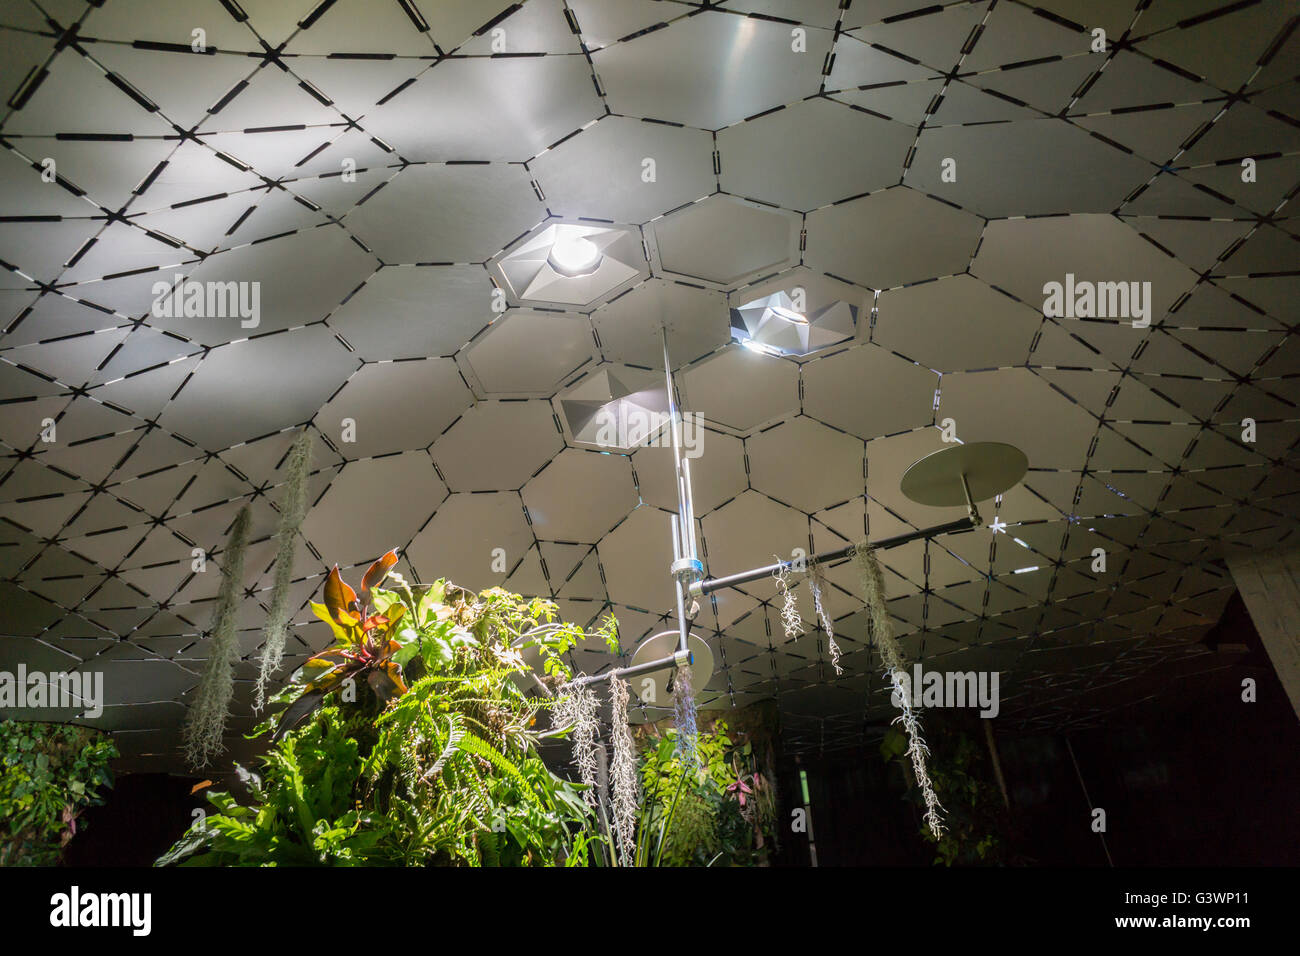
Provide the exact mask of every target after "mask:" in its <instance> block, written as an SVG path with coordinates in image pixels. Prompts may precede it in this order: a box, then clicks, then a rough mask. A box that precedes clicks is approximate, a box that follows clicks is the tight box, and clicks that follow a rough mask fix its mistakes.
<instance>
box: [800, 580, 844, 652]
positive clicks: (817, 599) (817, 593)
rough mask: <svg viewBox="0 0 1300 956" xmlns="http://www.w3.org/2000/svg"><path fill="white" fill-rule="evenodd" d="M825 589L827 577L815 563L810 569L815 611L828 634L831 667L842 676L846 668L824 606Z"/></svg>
mask: <svg viewBox="0 0 1300 956" xmlns="http://www.w3.org/2000/svg"><path fill="white" fill-rule="evenodd" d="M825 587H826V575H825V574H824V573H823V572H822V567H821V565H820V564H817V563H815V562H814V563H813V565H812V567H811V568H809V574H808V589H809V590H810V591H812V599H813V609H814V610H815V611H816V612H817V619H818V620H819V621H821V623H822V630H823V631H825V632H826V649H827V650H828V651H830V654H831V666H832V667H834V668H835V673H836V675H837V676H840V675H843V673H844V668H843V667H841V666H840V656H841V655H840V646H839V645H838V644H836V643H835V627H834V626H833V625H832V624H831V619H830V615H829V614H827V613H826V608H825V607H823V606H822V592H823V590H825Z"/></svg>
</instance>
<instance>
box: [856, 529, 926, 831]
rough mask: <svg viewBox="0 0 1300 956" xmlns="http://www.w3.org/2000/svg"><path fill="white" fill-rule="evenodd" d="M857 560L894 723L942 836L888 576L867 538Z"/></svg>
mask: <svg viewBox="0 0 1300 956" xmlns="http://www.w3.org/2000/svg"><path fill="white" fill-rule="evenodd" d="M853 560H854V563H855V564H857V566H858V571H859V572H860V573H861V575H862V596H863V600H864V601H865V602H866V605H867V611H868V612H869V613H870V615H871V632H872V633H873V634H874V635H875V637H876V646H877V647H878V648H880V658H881V661H882V662H883V664H884V669H885V676H886V677H887V678H888V679H889V683H890V685H891V687H892V690H893V699H894V700H895V701H896V702H898V705H899V707H901V709H902V711H903V712H902V713H901V714H900V715H899V716H897V717H895V718H894V721H893V722H894V723H896V724H902V725H903V731H904V732H905V733H906V734H907V740H908V746H907V754H906V756H908V757H911V758H912V775H913V776H914V777H915V778H916V785H917V786H918V787H919V788H920V789H921V795H922V796H923V797H924V799H925V822H926V825H927V826H929V828H930V833H931V834H933V835H934V837H935V839H938V838H939V837H940V836H941V835H942V834H943V829H944V827H943V817H942V816H940V814H939V811H940V810H942V809H943V805H942V804H941V803H939V798H938V797H937V796H935V792H934V785H933V784H932V783H931V781H930V774H929V773H928V772H927V771H926V769H925V758H926V757H927V756H928V755H929V753H930V748H929V747H927V746H926V745H925V738H924V737H923V736H922V734H921V721H920V719H919V718H918V717H917V715H916V712H915V711H914V710H913V709H912V695H911V693H910V692H909V691H908V689H907V685H906V680H907V662H906V661H905V659H904V658H903V652H902V650H901V649H900V648H899V646H898V641H897V639H896V638H895V637H894V622H893V620H892V619H891V618H890V616H889V609H888V608H887V607H886V606H885V577H884V575H883V574H882V573H881V571H880V562H879V561H877V560H876V554H875V551H874V550H873V549H872V548H871V546H870V545H869V544H867V543H866V542H865V541H863V542H859V544H858V545H857V547H856V548H854V549H853Z"/></svg>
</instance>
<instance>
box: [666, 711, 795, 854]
mask: <svg viewBox="0 0 1300 956" xmlns="http://www.w3.org/2000/svg"><path fill="white" fill-rule="evenodd" d="M696 752H697V754H698V764H696V765H695V766H691V765H690V764H689V762H687V761H684V760H683V759H682V756H681V755H680V754H679V753H678V750H677V731H676V730H675V729H670V730H668V731H666V732H665V733H664V734H663V736H661V737H659V738H658V739H653V738H652V739H651V740H650V741H649V745H648V746H647V748H646V750H645V752H644V753H643V755H642V762H641V784H642V789H643V790H644V792H645V795H646V797H645V799H646V807H647V808H648V810H643V815H645V814H647V813H648V815H649V817H650V818H651V819H657V818H658V816H659V815H660V814H663V813H667V811H668V807H667V805H666V804H667V801H668V799H669V796H670V795H672V800H673V801H674V802H675V812H673V814H672V818H671V827H669V828H668V829H667V831H666V834H665V839H664V845H663V847H662V850H661V858H662V862H663V863H664V864H665V865H667V866H713V865H718V864H722V865H752V864H754V863H757V862H760V861H761V860H762V859H763V858H764V854H763V850H764V846H765V845H766V844H767V843H768V842H769V841H770V838H771V836H772V835H773V834H772V829H773V824H774V822H775V814H776V809H775V800H774V792H773V788H772V785H771V782H770V781H768V780H767V778H766V777H765V776H764V775H763V774H762V773H760V772H759V771H758V770H757V768H756V765H755V763H754V755H753V747H752V745H751V744H750V743H749V742H748V741H737V740H735V739H733V738H732V736H731V733H730V730H729V728H728V727H727V724H726V722H725V721H722V720H718V721H715V722H714V725H713V729H712V730H711V731H707V732H706V731H701V732H700V733H699V739H698V743H697V745H696Z"/></svg>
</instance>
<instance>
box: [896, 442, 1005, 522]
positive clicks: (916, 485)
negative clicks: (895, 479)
mask: <svg viewBox="0 0 1300 956" xmlns="http://www.w3.org/2000/svg"><path fill="white" fill-rule="evenodd" d="M1028 469H1029V459H1028V458H1026V457H1025V453H1024V452H1022V451H1021V450H1020V449H1019V448H1017V447H1016V446H1015V445H1007V444H1003V443H1002V442H996V441H982V442H973V443H971V444H969V445H952V446H951V447H949V448H943V449H940V450H939V451H936V452H934V453H933V454H930V455H926V456H925V457H924V458H922V459H921V460H920V461H918V462H916V463H915V464H913V465H912V466H911V467H910V468H908V469H907V471H906V472H905V473H904V474H903V482H902V488H903V494H905V495H907V497H909V498H911V499H912V500H913V501H915V502H916V503H917V504H922V505H931V506H932V507H936V508H943V507H949V506H952V505H964V504H965V503H966V496H965V494H963V493H962V488H961V476H962V475H965V476H966V483H967V484H968V485H969V486H970V496H971V500H972V501H985V500H987V499H989V498H992V497H994V496H995V495H1000V494H1002V492H1004V491H1006V490H1007V489H1008V488H1011V487H1013V486H1015V485H1016V484H1017V483H1018V482H1019V481H1020V479H1021V478H1023V477H1025V472H1026V471H1027V470H1028Z"/></svg>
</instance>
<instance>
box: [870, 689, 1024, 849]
mask: <svg viewBox="0 0 1300 956" xmlns="http://www.w3.org/2000/svg"><path fill="white" fill-rule="evenodd" d="M926 720H927V724H928V725H929V728H930V745H931V747H932V748H933V750H932V753H931V755H930V764H929V773H930V778H931V779H932V780H933V781H934V786H935V789H937V790H939V791H940V792H941V793H943V794H944V810H945V817H944V819H945V826H944V830H943V832H942V834H941V835H940V836H938V837H937V838H936V837H935V835H934V833H933V832H932V830H931V829H930V828H929V827H928V826H923V827H922V828H921V835H922V837H923V838H924V839H925V840H926V842H928V843H931V844H933V845H934V848H935V860H934V862H935V863H942V864H943V865H944V866H953V865H981V864H982V865H989V864H1000V863H1003V862H1005V861H1006V858H1007V853H1008V847H1007V845H1006V841H1005V840H1004V839H1003V838H1002V836H1001V833H1002V832H1003V831H1004V830H1005V829H1006V819H1005V814H1004V813H1003V807H1002V798H1001V796H1000V795H999V791H998V789H997V787H996V785H995V784H994V783H993V782H992V781H991V780H990V779H988V776H989V774H988V770H987V768H986V767H985V764H984V761H985V757H986V753H985V749H984V746H983V744H982V743H981V742H980V741H979V740H978V738H976V737H975V736H974V735H973V734H970V733H967V732H966V731H965V730H964V729H962V728H960V727H958V726H954V725H953V724H951V723H949V722H945V721H943V720H941V719H940V718H938V716H937V715H936V714H934V713H933V712H931V713H929V714H927V717H926ZM907 747H908V740H907V735H906V734H905V733H904V732H903V731H901V730H899V729H898V728H897V727H890V728H889V730H888V731H887V732H886V733H885V737H884V739H883V740H882V741H881V744H880V753H881V755H882V756H883V757H884V758H885V759H886V760H888V761H890V762H891V763H893V764H895V765H896V766H898V768H899V770H900V774H899V776H901V778H902V781H903V789H904V794H903V797H904V799H905V800H907V801H909V802H910V803H912V804H913V805H915V806H916V808H917V812H918V813H920V812H923V810H924V808H925V798H924V796H923V795H922V794H920V793H919V792H918V790H917V788H916V786H915V785H914V784H913V782H912V779H911V774H910V772H909V771H910V768H911V760H910V758H909V757H908V756H907Z"/></svg>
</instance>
